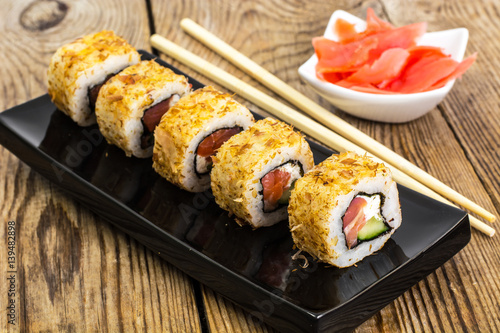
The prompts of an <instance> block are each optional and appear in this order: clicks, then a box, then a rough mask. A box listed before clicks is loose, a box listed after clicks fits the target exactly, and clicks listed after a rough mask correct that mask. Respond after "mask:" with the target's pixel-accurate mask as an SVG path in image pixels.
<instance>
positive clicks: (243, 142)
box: [211, 118, 314, 227]
mask: <svg viewBox="0 0 500 333" xmlns="http://www.w3.org/2000/svg"><path fill="white" fill-rule="evenodd" d="M213 160H214V167H213V169H212V173H211V178H212V184H211V187H212V192H213V194H214V196H215V200H216V202H217V204H218V205H219V206H220V207H221V208H223V209H225V210H227V211H229V212H231V213H233V214H234V215H236V217H237V218H238V219H237V221H238V222H239V223H240V224H245V223H247V224H250V225H252V226H253V227H260V226H269V225H272V224H273V223H275V222H277V221H275V220H271V221H266V219H265V217H264V216H265V214H264V216H260V215H259V212H262V211H263V200H262V197H263V195H262V184H261V183H260V181H261V178H262V177H263V176H265V175H266V174H267V173H268V172H269V171H271V170H272V169H274V168H276V167H277V166H279V165H282V164H283V163H286V162H288V161H292V160H296V161H298V162H300V163H301V164H302V168H303V170H304V172H307V171H308V170H309V169H310V168H312V166H313V165H314V159H313V155H312V152H311V149H310V147H309V144H308V143H307V141H306V140H305V138H304V137H303V136H302V135H301V134H299V133H297V132H295V131H294V130H293V128H292V127H291V126H290V125H288V124H286V123H284V122H281V121H278V120H275V119H272V118H265V119H263V120H259V121H257V122H256V123H255V124H254V125H253V126H251V127H250V128H249V129H248V130H246V131H244V132H241V133H239V134H237V135H235V136H233V137H232V138H231V139H229V140H228V141H226V143H224V144H223V145H222V147H220V149H219V151H218V152H217V154H216V156H215V157H214V158H213ZM285 218H286V209H285Z"/></svg>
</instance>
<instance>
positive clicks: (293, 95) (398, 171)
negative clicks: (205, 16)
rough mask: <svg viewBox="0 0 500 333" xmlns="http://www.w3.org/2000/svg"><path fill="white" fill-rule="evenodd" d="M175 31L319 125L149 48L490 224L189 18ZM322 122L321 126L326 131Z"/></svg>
mask: <svg viewBox="0 0 500 333" xmlns="http://www.w3.org/2000/svg"><path fill="white" fill-rule="evenodd" d="M181 27H182V28H183V29H184V30H185V31H187V32H188V33H189V34H191V35H192V36H193V37H195V38H196V39H198V40H199V41H200V42H202V43H203V44H205V45H206V46H208V47H209V48H211V49H212V50H213V51H215V52H217V53H219V54H220V55H221V56H222V57H224V58H226V59H227V60H229V61H230V62H232V63H233V64H234V65H236V66H237V67H239V68H240V69H242V70H243V71H245V72H246V73H247V74H249V75H250V76H252V77H253V78H255V79H256V80H258V81H259V82H261V83H262V84H264V85H265V86H267V87H268V88H270V89H271V90H273V91H275V92H276V93H277V94H279V95H281V96H282V97H284V98H285V99H286V100H288V101H289V102H290V103H292V104H294V105H295V106H297V107H298V108H300V109H301V110H303V111H304V112H306V113H307V114H309V115H310V116H311V117H313V118H315V119H317V120H318V121H319V122H321V124H320V123H318V122H316V121H314V120H313V119H311V118H309V117H307V116H305V115H303V114H302V113H299V112H298V111H295V110H294V109H292V108H290V107H288V106H287V105H285V104H283V103H281V102H279V101H277V100H275V99H273V98H271V97H270V96H268V95H266V94H264V93H263V92H261V91H259V90H257V89H255V88H254V87H252V86H250V85H249V84H247V83H245V82H243V81H241V80H239V79H238V78H236V77H234V76H232V75H231V74H229V73H227V72H225V71H223V70H222V69H220V68H218V67H216V66H214V65H212V64H211V63H209V62H207V61H205V60H204V59H202V58H200V57H198V56H196V55H195V54H193V53H191V52H189V51H187V50H186V49H184V48H182V47H180V46H178V45H176V44H174V43H172V42H171V41H169V40H167V39H165V38H164V37H162V36H160V35H157V34H154V35H152V36H151V39H150V41H151V45H152V46H153V47H154V48H156V49H158V50H159V51H161V52H163V53H165V54H167V55H168V56H170V57H172V58H173V59H175V60H177V61H179V62H181V63H183V64H184V65H186V66H188V67H191V68H193V69H194V70H196V71H198V72H199V73H200V74H202V75H204V76H206V77H208V78H210V79H212V80H213V81H215V82H217V83H218V84H220V85H222V86H224V87H226V88H228V89H230V90H232V91H233V92H235V93H236V94H237V95H239V96H241V97H243V98H245V99H247V100H249V101H250V102H252V103H254V104H255V105H257V106H259V107H261V108H262V109H264V110H266V111H268V112H269V113H271V114H273V115H274V116H276V117H278V118H280V119H282V120H283V121H286V122H288V123H289V124H291V125H293V126H294V127H296V128H298V129H299V130H301V131H302V132H303V133H305V134H307V135H309V136H310V137H312V138H314V139H316V140H318V141H320V142H322V143H323V144H325V145H327V146H329V147H331V148H332V149H334V150H337V151H354V152H356V153H357V154H360V155H363V154H367V155H368V156H370V157H371V158H372V159H373V160H375V161H377V162H380V163H384V164H386V165H387V166H388V167H389V168H390V169H391V171H392V173H393V178H394V179H395V180H396V181H397V182H398V183H400V184H402V185H404V186H406V187H409V188H411V189H413V190H415V191H417V192H420V193H422V194H425V195H427V196H429V197H432V198H434V199H436V200H438V201H441V202H444V203H447V204H449V205H452V206H455V205H453V204H452V203H451V202H450V201H448V200H447V199H445V198H444V197H447V198H449V199H450V200H453V201H454V202H456V203H457V204H459V205H461V206H463V207H464V208H466V209H468V210H470V211H471V212H474V213H476V214H478V215H479V216H481V217H483V218H485V219H486V220H488V221H490V222H493V221H494V220H495V216H494V215H493V214H491V213H490V212H488V211H486V210H485V209H484V208H482V207H480V206H479V205H477V204H475V203H474V202H472V201H470V200H469V199H467V198H465V197H464V196H462V195H461V194H459V193H458V192H456V191H454V190H453V189H451V188H449V187H448V186H446V185H445V184H443V183H442V182H440V181H439V180H437V179H436V178H434V177H432V176H431V175H429V174H427V173H426V172H425V171H423V170H421V169H419V168H418V167H417V166H415V165H413V164H411V163H410V162H409V161H408V160H406V159H404V158H403V157H401V156H399V155H398V154H396V153H395V152H393V151H392V150H390V149H389V148H387V147H385V146H384V145H382V144H381V143H379V142H378V141H375V140H374V139H372V138H371V137H370V136H368V135H366V134H364V133H363V132H361V131H359V130H358V129H357V128H355V127H353V126H352V125H350V124H349V123H347V122H345V121H344V120H342V119H340V118H338V117H337V116H335V115H334V114H332V113H331V112H330V111H328V110H326V109H324V108H322V107H321V106H319V105H318V104H316V103H315V102H313V101H312V100H310V99H309V98H307V97H306V96H304V95H303V94H301V93H300V92H298V91H297V90H295V89H293V88H292V87H290V86H289V85H287V84H286V83H285V82H283V81H281V80H280V79H278V78H277V77H276V76H274V75H273V74H271V73H270V72H268V71H267V70H265V69H264V68H262V67H261V66H259V65H258V64H256V63H255V62H253V61H252V60H250V59H249V58H247V57H246V56H244V55H243V54H241V53H240V52H238V51H236V50H235V49H234V48H232V47H231V46H229V45H228V44H226V43H225V42H224V41H222V40H221V39H219V38H218V37H216V36H215V35H213V34H211V33H210V32H208V31H207V30H205V29H204V28H203V27H201V26H199V25H198V24H196V23H195V22H193V21H192V20H190V19H183V20H182V21H181ZM322 124H326V125H327V126H328V127H329V128H327V127H325V126H324V125H322ZM396 166H397V167H396ZM431 189H432V190H431ZM434 191H436V192H438V193H440V194H441V195H439V194H437V193H436V192H434ZM469 220H470V223H471V225H472V227H474V228H476V229H478V230H479V231H481V232H483V233H485V234H487V235H489V236H490V237H491V236H493V235H494V234H495V229H493V228H491V227H490V226H488V225H486V224H485V223H483V222H481V221H479V220H478V219H477V218H475V217H473V216H469Z"/></svg>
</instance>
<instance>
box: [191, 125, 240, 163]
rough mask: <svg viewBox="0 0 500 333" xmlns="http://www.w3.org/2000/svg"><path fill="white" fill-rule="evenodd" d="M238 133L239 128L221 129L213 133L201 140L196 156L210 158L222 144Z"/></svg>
mask: <svg viewBox="0 0 500 333" xmlns="http://www.w3.org/2000/svg"><path fill="white" fill-rule="evenodd" d="M239 132H241V127H233V128H223V129H220V130H217V131H215V132H213V133H212V134H210V135H209V136H207V137H206V138H205V139H203V141H202V142H201V143H200V144H199V145H198V149H197V150H196V154H198V155H199V156H200V157H210V156H212V155H213V154H214V153H215V151H216V150H217V149H219V148H220V146H222V144H223V143H224V142H226V141H227V140H229V138H230V137H232V136H233V135H235V134H238V133H239Z"/></svg>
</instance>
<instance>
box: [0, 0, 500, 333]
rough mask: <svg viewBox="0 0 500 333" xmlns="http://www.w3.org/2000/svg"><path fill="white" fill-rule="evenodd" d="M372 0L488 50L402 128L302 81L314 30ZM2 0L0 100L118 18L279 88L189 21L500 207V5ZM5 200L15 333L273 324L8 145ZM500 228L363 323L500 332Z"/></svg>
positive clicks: (1, 173)
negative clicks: (222, 53) (185, 27)
mask: <svg viewBox="0 0 500 333" xmlns="http://www.w3.org/2000/svg"><path fill="white" fill-rule="evenodd" d="M368 7H372V8H374V9H375V11H376V13H378V14H379V15H380V16H382V17H383V18H385V19H387V20H389V21H390V22H392V23H393V24H395V25H403V24H407V23H411V22H417V21H427V22H428V24H429V26H428V30H429V31H435V30H443V29H449V28H455V27H466V28H467V29H469V32H470V39H469V44H468V48H467V53H466V55H469V54H472V53H473V52H476V51H477V52H478V53H479V57H478V60H477V62H476V63H475V64H474V65H473V67H472V68H471V69H470V70H469V71H468V72H467V74H466V75H465V76H464V79H463V80H460V81H458V82H456V83H455V86H454V87H453V89H452V91H451V93H450V94H449V95H448V96H447V98H446V99H445V100H444V101H443V102H442V103H441V104H440V105H439V106H438V107H437V108H435V109H434V110H432V111H431V112H430V113H428V114H427V115H426V116H424V117H422V118H420V119H418V120H415V121H412V122H410V123H406V124H397V125H393V124H384V123H375V122H370V121H365V120H361V119H357V118H354V117H350V116H348V115H347V114H344V113H343V112H341V111H339V110H336V109H335V108H334V107H332V106H331V105H329V104H328V103H326V102H325V101H324V100H322V99H321V98H319V97H318V96H317V95H316V94H315V93H314V92H313V91H312V90H311V89H310V88H308V87H307V86H306V85H305V84H304V83H302V82H301V81H300V79H299V76H298V74H297V68H298V66H299V65H300V64H301V63H303V62H304V61H305V60H306V59H307V58H308V57H309V56H310V55H311V53H312V52H313V49H312V47H311V38H312V37H314V36H318V35H321V34H322V33H323V30H324V28H325V26H326V23H327V21H328V19H329V16H330V14H331V13H332V12H333V11H334V10H336V9H343V10H346V11H348V12H350V13H352V14H354V15H357V16H361V17H363V16H364V14H365V12H366V8H368ZM0 8H1V9H0V22H1V23H0V24H1V28H0V32H1V38H0V59H1V61H0V71H1V72H0V73H1V77H2V80H1V81H0V86H1V89H0V96H1V100H0V110H5V109H8V108H11V107H13V106H15V105H17V104H20V103H23V102H25V101H28V100H30V99H32V98H35V97H37V96H40V95H42V94H44V93H45V92H46V88H47V84H46V71H47V67H48V64H49V61H50V57H51V55H52V54H53V52H54V51H55V50H56V48H57V47H59V46H60V45H62V44H64V43H67V42H69V41H72V40H73V39H75V38H77V37H79V36H81V35H85V34H88V33H91V32H95V31H98V30H102V29H112V30H115V31H116V32H117V33H118V34H120V35H122V36H123V37H125V38H126V39H127V40H128V41H129V42H130V43H131V44H132V45H134V46H135V47H137V48H139V49H145V50H149V51H151V47H150V45H149V42H148V37H149V36H150V35H151V33H154V32H156V33H158V34H160V35H163V36H165V37H167V38H169V39H171V40H173V41H174V42H176V43H178V44H180V45H181V46H183V47H185V48H187V49H189V50H191V51H192V52H195V53H197V54H198V55H200V56H202V57H203V58H205V59H207V60H208V61H210V62H212V63H214V64H216V65H217V66H220V67H221V68H223V69H225V70H227V71H229V72H230V73H232V74H234V75H236V76H237V77H239V78H242V79H243V80H244V81H246V82H249V83H250V84H251V85H254V86H256V87H257V88H259V89H262V90H263V91H266V92H269V90H268V89H266V88H264V87H262V86H261V85H260V84H258V83H256V82H255V81H253V80H252V79H250V78H248V77H247V76H246V75H245V74H243V73H242V72H241V71H239V70H238V69H236V68H235V67H234V66H232V65H231V64H229V63H228V62H227V61H225V60H223V59H221V58H220V57H219V56H218V55H216V54H214V53H213V52H211V51H209V50H208V49H207V48H205V47H204V46H202V45H201V44H200V43H198V42H197V41H195V40H194V39H192V38H191V37H189V36H188V35H187V34H185V33H184V32H183V31H182V30H181V28H180V27H179V21H180V20H181V19H182V18H184V17H189V18H192V19H193V20H195V21H196V22H198V23H199V24H201V25H203V26H204V27H205V28H207V29H208V30H210V31H211V32H213V33H215V34H216V35H217V36H219V37H220V38H222V39H223V40H225V41H226V42H228V43H229V44H231V45H232V46H234V47H235V48H236V49H238V50H240V51H241V52H242V53H243V54H245V55H247V56H249V57H250V58H252V59H253V60H255V61H256V62H257V63H259V64H261V65H262V66H263V67H265V68H266V69H268V70H269V71H271V72H272V73H274V74H276V75H277V76H278V77H279V78H281V79H283V80H284V81H286V82H287V83H289V84H290V85H292V86H293V87H295V88H296V89H298V90H300V91H301V92H303V93H304V94H306V95H307V96H309V97H311V98H312V99H314V100H316V101H317V102H318V103H320V104H321V105H322V106H324V107H326V108H328V109H329V110H331V111H332V112H333V113H335V114H337V115H338V116H340V117H342V118H343V119H345V120H347V121H348V122H349V123H351V124H353V125H354V126H356V127H357V128H359V129H361V130H362V131H364V132H366V133H367V134H369V135H370V136H372V137H373V138H375V139H376V140H378V141H380V142H382V143H383V144H385V145H387V146H388V147H390V148H392V149H393V150H395V151H396V152H397V153H399V154H401V155H402V156H404V157H405V158H407V159H408V160H410V161H411V162H413V163H414V164H416V165H418V166H419V167H421V168H422V169H424V170H426V171H427V172H429V173H430V174H432V175H434V176H435V177H437V178H438V179H440V180H442V181H443V182H445V183H446V184H448V185H449V186H450V187H452V188H454V189H456V190H457V191H459V192H460V193H462V194H464V195H465V196H466V197H468V198H470V199H472V200H473V201H475V202H477V203H479V204H480V205H482V206H483V207H485V208H486V209H488V210H490V211H492V212H493V213H495V214H497V215H498V213H499V207H500V191H499V188H500V163H499V161H500V145H499V142H500V104H499V100H500V97H499V93H498V91H499V90H500V71H499V70H498V68H500V40H499V39H498V36H500V26H499V25H498V22H499V21H500V16H499V13H500V4H499V3H498V1H493V0H485V1H473V0H467V1H458V0H452V1H446V2H445V1H444V0H442V1H411V0H407V1H395V0H381V1H371V0H368V1H365V0H363V1H357V2H352V1H317V0H313V1H299V0H291V1H268V0H254V1H244V0H232V1H218V2H215V1H201V0H198V1H196V0H170V1H168V2H167V1H160V0H149V1H142V0H130V1H127V2H123V1H116V0H92V1H78V0H75V1H67V0H57V1H56V0H45V1H44V0H35V1H33V0H29V1H28V0H18V1H11V0H0ZM165 59H167V60H169V61H171V60H170V59H168V58H165ZM171 62H172V61H171ZM173 64H174V65H176V66H178V67H179V68H180V69H181V70H184V71H186V72H188V73H190V74H191V75H192V76H193V77H195V78H197V79H199V80H200V81H202V82H204V83H210V81H209V80H208V79H206V78H204V77H201V76H200V75H198V74H197V73H195V72H193V71H192V70H190V69H189V68H186V67H184V66H182V65H180V64H179V63H177V62H175V61H173ZM221 89H224V88H221ZM269 93H270V92H269ZM271 95H273V94H272V93H271ZM273 96H274V95H273ZM242 102H244V103H246V102H245V101H242ZM246 104H247V105H248V106H249V108H251V109H252V110H255V111H256V112H259V113H263V114H264V112H262V111H261V110H259V108H257V107H256V106H254V105H251V104H250V103H246ZM0 212H1V217H0V222H1V225H2V227H1V228H0V244H2V246H1V249H0V268H1V270H2V279H1V280H2V282H1V283H0V299H1V301H0V305H1V308H2V309H3V310H2V314H1V315H0V329H1V330H4V329H6V328H7V329H9V330H11V331H14V330H18V329H19V330H21V331H40V330H42V331H112V332H114V331H117V330H122V331H126V332H130V331H146V330H148V331H173V332H197V331H211V332H224V331H227V332H233V331H234V332H240V331H241V332H262V331H273V329H272V328H270V327H268V326H265V325H257V324H256V323H255V322H253V321H251V320H249V319H248V316H247V313H246V312H244V311H243V310H242V309H240V308H239V307H238V306H236V305H234V304H232V303H230V302H229V301H227V300H225V299H224V298H222V297H221V296H220V295H218V294H217V293H215V292H214V291H212V290H210V289H208V288H206V287H204V286H203V285H200V284H199V283H198V282H197V281H195V280H193V279H192V278H190V277H188V276H186V275H185V274H183V273H182V272H181V271H180V270H178V269H177V268H175V267H173V266H172V265H170V264H168V263H167V262H165V261H164V260H162V259H160V258H159V257H157V256H156V255H155V254H154V253H152V252H151V251H150V250H148V249H146V248H145V247H144V246H143V245H141V244H140V243H138V242H137V241H135V240H134V239H133V238H131V237H129V236H127V235H126V234H124V233H122V232H119V231H118V230H117V229H115V228H114V227H113V226H112V225H110V224H108V223H107V222H105V221H103V220H102V219H101V218H100V217H99V216H96V215H95V214H93V213H92V212H90V211H89V210H87V209H85V208H83V207H82V206H81V205H80V204H79V203H78V202H77V201H75V200H73V199H72V198H71V197H69V196H67V195H65V194H64V193H63V192H62V191H61V190H60V189H58V188H57V187H56V186H55V185H53V184H52V183H50V182H48V181H47V180H46V179H44V178H42V177H41V176H40V175H39V174H38V173H36V172H35V171H33V170H31V169H30V168H29V167H28V166H26V165H25V164H24V163H23V162H22V161H20V160H19V159H18V158H17V157H15V156H14V155H12V154H11V153H10V152H9V151H7V150H6V149H5V148H4V147H1V146H0ZM9 221H15V223H16V236H17V245H16V246H17V253H16V255H17V257H16V260H17V265H18V266H17V272H18V279H17V280H16V285H15V288H16V296H15V297H16V298H15V299H16V302H17V305H18V307H17V310H16V311H17V313H16V314H17V317H16V321H15V324H16V325H15V326H14V325H11V324H8V322H7V321H8V317H7V314H8V311H6V310H5V309H6V306H7V305H8V303H7V300H8V296H7V295H8V291H9V290H8V289H9V283H8V280H6V278H8V275H7V274H8V273H7V261H8V258H7V257H8V255H7V254H8V253H7V252H8V249H7V245H6V244H7V234H8V225H9ZM499 237H500V236H498V235H497V236H495V237H493V238H489V237H487V236H485V235H483V234H480V233H479V232H476V231H474V230H473V231H472V239H471V241H470V243H469V245H467V246H466V247H465V248H464V249H463V250H462V251H461V252H459V253H458V254H457V255H456V256H455V257H454V258H453V259H451V260H450V261H448V262H447V263H446V264H445V265H443V266H442V267H441V268H439V269H437V270H436V271H435V272H434V273H432V274H430V275H429V276H428V277H427V278H425V279H424V280H422V281H421V282H420V283H418V284H417V285H415V286H414V287H413V288H411V289H410V290H408V291H407V292H405V293H404V294H403V295H402V296H400V297H399V298H397V299H396V300H395V301H394V302H393V303H391V304H390V305H388V306H387V307H385V308H384V309H383V310H382V311H380V312H379V313H377V314H376V315H375V316H373V317H372V318H371V319H369V320H368V321H366V322H365V323H364V324H363V325H362V326H360V327H359V328H358V331H360V332H365V331H384V332H394V331H409V332H413V331H416V332H419V331H434V330H435V331H446V332H449V331H480V332H488V331H499V330H500V301H499V300H500V283H499V276H500V256H499V249H500V240H499ZM6 281H7V282H6Z"/></svg>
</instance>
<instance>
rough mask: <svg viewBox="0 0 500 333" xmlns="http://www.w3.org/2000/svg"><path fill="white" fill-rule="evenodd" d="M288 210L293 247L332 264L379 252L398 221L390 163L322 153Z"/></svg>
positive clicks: (344, 263)
mask: <svg viewBox="0 0 500 333" xmlns="http://www.w3.org/2000/svg"><path fill="white" fill-rule="evenodd" d="M288 213H289V223H290V230H291V233H292V237H293V240H294V243H295V244H296V246H297V247H298V248H299V249H301V250H303V251H306V252H308V253H309V254H311V255H312V256H314V257H316V258H318V259H319V260H321V261H323V262H326V263H329V264H331V265H334V266H337V267H347V266H351V265H354V264H355V263H357V262H358V261H360V260H362V259H363V258H364V257H366V256H368V255H370V254H372V253H373V252H375V251H378V250H379V249H381V248H382V247H383V246H384V244H385V242H386V241H387V240H388V239H389V238H390V237H391V235H392V234H393V233H394V231H396V229H397V228H398V227H399V226H400V225H401V209H400V204H399V194H398V189H397V186H396V183H395V182H394V180H393V179H392V177H391V172H390V170H389V168H387V167H386V166H385V165H383V164H381V163H376V162H374V161H372V160H371V159H370V158H368V157H366V156H359V155H356V154H355V153H352V152H347V153H342V154H339V155H333V156H331V157H329V158H327V159H326V160H324V161H323V162H321V163H320V164H318V165H317V166H315V167H314V168H313V169H312V170H311V171H309V172H308V173H307V174H306V175H304V177H302V178H301V179H299V180H298V181H297V182H296V184H295V188H294V190H293V192H292V194H291V196H290V204H289V206H288Z"/></svg>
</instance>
